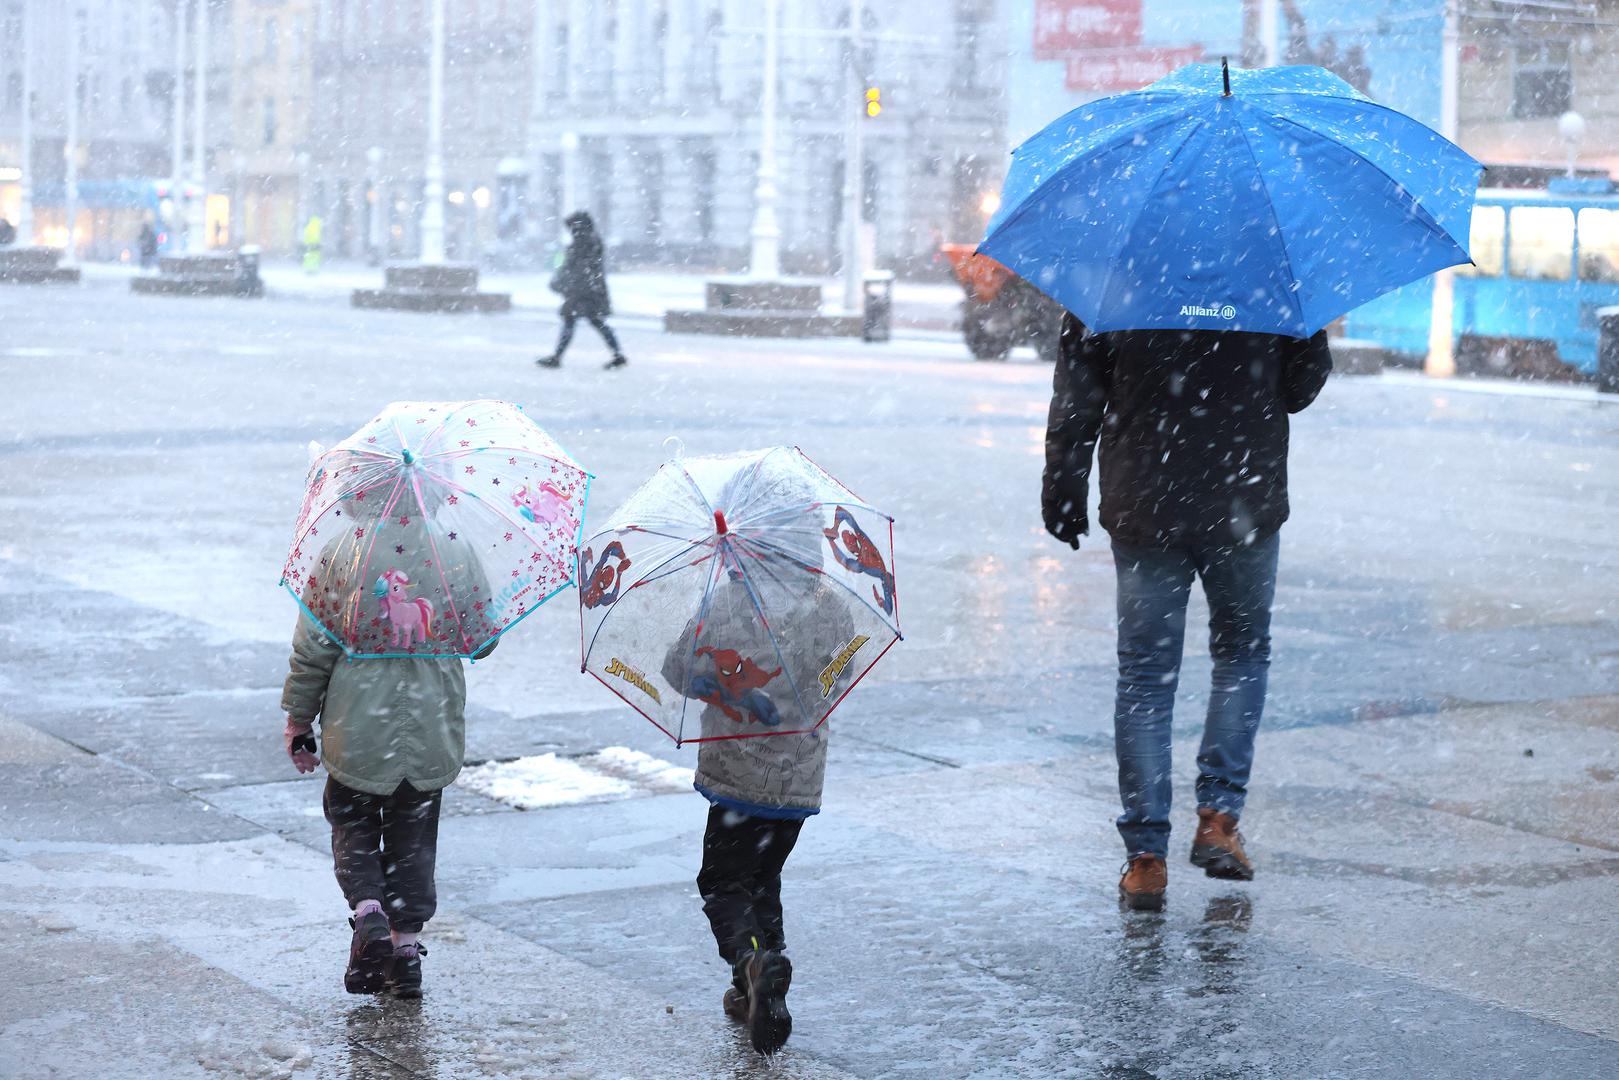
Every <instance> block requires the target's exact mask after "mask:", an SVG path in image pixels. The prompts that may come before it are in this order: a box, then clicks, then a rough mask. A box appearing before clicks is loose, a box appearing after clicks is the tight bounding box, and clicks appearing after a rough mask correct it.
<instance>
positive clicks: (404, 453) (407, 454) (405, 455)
mask: <svg viewBox="0 0 1619 1080" xmlns="http://www.w3.org/2000/svg"><path fill="white" fill-rule="evenodd" d="M399 456H400V457H402V458H404V459H405V464H406V465H409V464H410V463H412V462H413V461H415V460H416V455H415V454H413V453H411V452H410V451H409V450H401V451H400V452H399Z"/></svg>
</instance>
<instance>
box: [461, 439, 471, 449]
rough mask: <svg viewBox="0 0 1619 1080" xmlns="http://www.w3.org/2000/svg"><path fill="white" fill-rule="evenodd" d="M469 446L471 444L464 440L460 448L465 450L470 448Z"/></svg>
mask: <svg viewBox="0 0 1619 1080" xmlns="http://www.w3.org/2000/svg"><path fill="white" fill-rule="evenodd" d="M471 445H472V444H471V443H470V442H468V441H467V440H465V439H462V440H461V446H462V448H463V449H465V448H466V447H468V446H471Z"/></svg>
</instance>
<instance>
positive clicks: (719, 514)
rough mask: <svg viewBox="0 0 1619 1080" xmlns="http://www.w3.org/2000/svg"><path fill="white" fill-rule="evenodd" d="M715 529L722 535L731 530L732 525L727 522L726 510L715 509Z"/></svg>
mask: <svg viewBox="0 0 1619 1080" xmlns="http://www.w3.org/2000/svg"><path fill="white" fill-rule="evenodd" d="M714 531H715V532H717V533H719V534H720V535H721V536H724V535H725V534H726V533H728V532H730V531H731V527H730V526H729V525H727V524H725V511H724V510H716V511H714Z"/></svg>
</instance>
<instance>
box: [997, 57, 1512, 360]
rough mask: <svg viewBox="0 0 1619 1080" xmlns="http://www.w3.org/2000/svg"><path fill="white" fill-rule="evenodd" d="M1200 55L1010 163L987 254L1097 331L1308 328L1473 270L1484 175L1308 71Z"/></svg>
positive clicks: (1031, 145) (1388, 113)
mask: <svg viewBox="0 0 1619 1080" xmlns="http://www.w3.org/2000/svg"><path fill="white" fill-rule="evenodd" d="M1222 67H1223V65H1222V66H1216V65H1213V64H1193V65H1191V66H1190V67H1185V68H1182V69H1181V70H1179V71H1177V72H1175V73H1174V74H1172V75H1168V76H1166V77H1164V78H1162V79H1160V80H1158V81H1157V82H1155V83H1153V84H1152V85H1151V86H1148V87H1145V88H1144V89H1142V90H1138V91H1136V92H1134V93H1129V94H1120V95H1118V96H1116V97H1110V98H1104V99H1102V100H1100V101H1094V102H1092V103H1090V104H1088V105H1082V106H1080V107H1079V108H1077V109H1075V110H1073V111H1072V112H1070V113H1068V114H1067V115H1066V116H1064V117H1062V118H1061V119H1059V120H1057V121H1056V122H1055V123H1052V124H1051V125H1049V126H1048V127H1046V128H1045V129H1044V130H1043V131H1041V132H1040V133H1039V134H1037V135H1035V136H1034V137H1033V138H1031V139H1029V141H1027V142H1025V143H1024V144H1023V145H1022V146H1019V147H1018V148H1017V150H1015V151H1014V152H1013V156H1012V166H1011V169H1010V171H1009V173H1008V175H1007V178H1006V184H1005V187H1004V189H1003V192H1002V199H1001V209H1000V212H999V213H997V214H996V215H995V218H994V219H993V220H992V221H991V222H990V223H989V229H988V231H987V232H986V234H985V237H984V242H983V243H982V244H980V245H979V247H978V250H979V251H980V252H982V253H983V254H985V255H988V256H990V257H991V258H993V259H995V260H996V261H998V262H1000V263H1002V264H1004V265H1005V266H1007V267H1009V268H1010V269H1011V270H1013V271H1015V272H1016V273H1017V274H1018V275H1019V276H1021V277H1023V278H1025V279H1026V280H1028V281H1029V282H1031V283H1032V284H1034V285H1035V286H1037V287H1038V288H1039V289H1040V290H1041V291H1043V292H1045V293H1046V294H1048V295H1049V296H1051V297H1052V298H1053V299H1055V300H1056V301H1058V302H1059V303H1061V304H1062V305H1063V306H1064V307H1066V308H1068V310H1070V311H1072V312H1073V313H1074V314H1075V315H1077V316H1078V317H1079V318H1080V320H1081V321H1083V322H1084V323H1085V324H1086V325H1087V326H1089V327H1090V328H1091V329H1093V330H1097V331H1103V330H1128V329H1158V328H1164V329H1202V330H1245V331H1251V332H1259V333H1274V334H1286V335H1288V336H1291V337H1308V336H1309V335H1310V334H1313V333H1314V332H1315V331H1317V330H1319V329H1321V328H1322V327H1323V326H1326V325H1327V324H1328V323H1330V322H1331V321H1332V320H1333V319H1336V318H1337V317H1338V316H1340V315H1342V314H1343V313H1344V312H1346V311H1349V310H1351V309H1353V308H1356V307H1359V306H1360V305H1361V304H1364V303H1366V302H1367V301H1368V300H1371V299H1373V298H1374V297H1377V296H1381V295H1382V294H1383V293H1386V292H1389V291H1390V290H1392V289H1395V288H1398V287H1399V286H1401V285H1404V284H1406V283H1408V282H1411V281H1415V280H1417V279H1418V278H1421V277H1423V276H1425V275H1427V274H1431V273H1433V272H1434V271H1436V270H1439V269H1441V268H1443V267H1446V266H1454V265H1457V264H1458V263H1466V262H1469V261H1470V258H1469V255H1468V243H1469V223H1470V221H1471V219H1472V214H1473V196H1474V194H1475V192H1476V191H1477V189H1478V182H1479V177H1480V176H1481V175H1482V173H1483V166H1481V165H1480V164H1479V163H1478V162H1477V161H1475V160H1473V158H1472V157H1470V156H1469V155H1468V154H1467V153H1466V152H1465V151H1463V150H1462V149H1461V148H1460V147H1458V146H1456V145H1455V144H1453V143H1451V142H1450V141H1448V140H1447V139H1445V138H1443V137H1442V136H1440V135H1438V134H1437V133H1435V132H1433V131H1431V130H1430V129H1428V128H1427V127H1424V126H1423V125H1422V124H1419V123H1417V121H1415V120H1413V119H1411V118H1410V117H1409V116H1405V115H1404V114H1402V113H1398V112H1395V111H1394V110H1393V109H1389V108H1386V107H1385V106H1382V105H1378V104H1377V103H1375V102H1373V101H1371V100H1369V99H1368V98H1365V97H1363V96H1361V95H1360V94H1359V93H1357V92H1356V91H1355V90H1354V89H1353V88H1352V87H1351V86H1350V85H1349V84H1348V83H1346V82H1344V81H1343V80H1342V79H1339V78H1337V77H1336V76H1334V75H1332V74H1330V73H1329V72H1327V71H1325V70H1323V69H1321V68H1316V67H1284V68H1267V69H1264V70H1260V71H1227V72H1225V73H1224V78H1222Z"/></svg>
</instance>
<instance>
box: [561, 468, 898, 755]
mask: <svg viewBox="0 0 1619 1080" xmlns="http://www.w3.org/2000/svg"><path fill="white" fill-rule="evenodd" d="M893 566H894V555H893V521H892V519H891V518H889V517H888V515H886V514H884V513H882V512H881V511H879V510H876V509H873V508H872V507H870V506H868V505H866V504H865V503H864V502H862V501H861V500H859V499H858V498H857V497H856V496H855V495H854V494H853V493H852V492H850V491H849V489H848V488H846V487H844V486H843V485H842V484H840V483H839V482H838V481H836V480H834V479H833V478H832V477H831V476H830V475H828V474H827V473H826V472H825V471H823V470H822V469H821V468H820V467H819V466H818V465H816V464H815V463H813V462H812V461H810V460H809V459H808V458H806V457H805V456H804V455H803V454H802V453H800V452H799V451H798V450H797V449H792V448H787V447H776V448H774V449H770V450H760V451H755V452H752V453H744V454H733V455H727V456H723V457H707V458H685V459H682V460H677V461H672V462H668V463H667V464H665V465H664V466H663V467H662V468H661V469H659V470H658V472H657V473H656V474H655V475H654V476H653V477H652V479H651V480H649V481H647V483H646V484H644V485H643V486H642V487H641V489H640V490H639V491H637V492H636V493H635V494H633V495H631V496H630V498H629V499H628V500H627V501H626V502H625V503H624V505H623V506H621V507H620V508H619V510H618V512H617V513H615V514H614V515H613V517H612V519H611V520H610V521H609V522H608V523H607V526H606V527H605V528H603V529H602V530H601V531H600V532H598V533H596V535H595V536H593V537H592V538H591V539H590V540H589V542H588V543H586V544H585V550H584V551H583V552H582V553H581V555H580V570H579V580H580V582H581V585H580V590H579V601H580V616H581V632H582V641H581V649H582V653H583V663H582V668H583V670H585V671H588V672H590V673H591V674H592V675H594V676H595V677H596V678H598V679H600V680H601V681H602V683H603V684H604V685H606V686H607V688H608V689H609V690H612V691H613V692H614V693H615V694H617V695H619V697H621V698H623V699H624V700H625V701H626V702H628V703H629V705H630V706H631V707H632V708H634V709H635V710H636V711H638V712H640V713H641V714H642V715H643V716H645V717H646V718H647V719H649V720H651V721H652V722H653V723H654V724H656V725H657V726H658V727H659V728H660V729H661V730H662V731H663V732H664V733H665V734H667V735H669V736H670V737H671V738H673V739H674V740H675V742H676V743H677V744H678V743H684V742H701V741H704V740H712V739H736V738H752V737H758V736H770V735H797V734H803V733H804V732H808V731H813V730H815V729H816V728H817V727H819V726H820V725H821V724H823V723H825V722H826V718H827V717H828V716H829V715H830V714H831V712H832V710H833V709H835V708H836V707H837V705H838V703H839V702H841V701H842V700H843V698H844V696H845V695H846V694H848V692H849V691H850V690H851V689H853V687H854V685H855V683H857V682H859V681H860V679H861V678H862V677H863V676H864V675H865V673H866V672H867V671H869V670H870V669H871V667H872V666H873V665H874V664H876V662H877V661H878V660H879V659H881V657H882V656H883V654H884V653H886V652H887V651H888V650H889V648H891V647H892V646H893V644H894V642H896V641H898V640H899V638H900V631H899V598H898V595H897V593H896V592H895V583H894V574H893Z"/></svg>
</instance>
